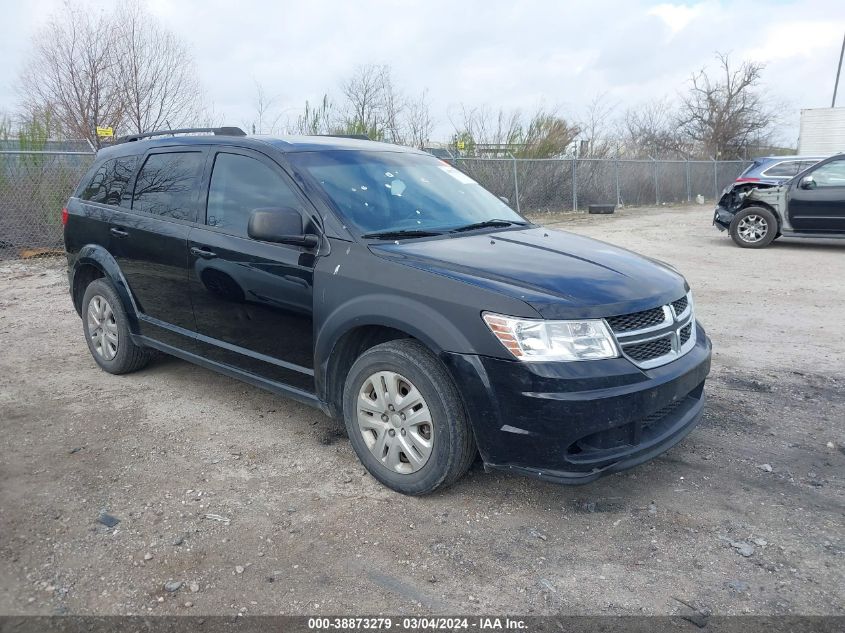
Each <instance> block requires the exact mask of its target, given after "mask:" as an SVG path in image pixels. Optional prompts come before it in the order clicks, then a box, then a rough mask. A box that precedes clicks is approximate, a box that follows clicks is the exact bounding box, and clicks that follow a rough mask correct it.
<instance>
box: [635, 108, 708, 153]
mask: <svg viewBox="0 0 845 633" xmlns="http://www.w3.org/2000/svg"><path fill="white" fill-rule="evenodd" d="M620 127H621V129H620V132H619V136H620V144H621V147H622V149H623V150H624V152H625V153H626V154H629V155H631V156H634V157H638V158H648V157H652V158H658V157H668V156H683V157H686V156H688V155H689V152H690V149H691V148H690V147H689V143H686V142H685V141H684V139H683V138H682V136H681V134H680V133H679V132H678V126H677V112H675V111H674V110H673V109H672V106H671V105H670V104H669V103H668V102H667V100H666V99H661V100H656V101H650V102H648V103H644V104H641V105H639V106H637V107H633V108H629V109H628V110H626V111H625V114H624V116H623V118H622V121H621V125H620Z"/></svg>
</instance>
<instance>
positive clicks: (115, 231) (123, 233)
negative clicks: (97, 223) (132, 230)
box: [109, 227, 129, 237]
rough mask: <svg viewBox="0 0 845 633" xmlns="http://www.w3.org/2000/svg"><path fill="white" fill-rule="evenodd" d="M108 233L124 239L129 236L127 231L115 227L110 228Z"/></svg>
mask: <svg viewBox="0 0 845 633" xmlns="http://www.w3.org/2000/svg"><path fill="white" fill-rule="evenodd" d="M109 233H111V234H112V235H114V236H115V237H126V236H127V235H129V232H128V231H124V230H123V229H119V228H117V227H112V228H110V229H109Z"/></svg>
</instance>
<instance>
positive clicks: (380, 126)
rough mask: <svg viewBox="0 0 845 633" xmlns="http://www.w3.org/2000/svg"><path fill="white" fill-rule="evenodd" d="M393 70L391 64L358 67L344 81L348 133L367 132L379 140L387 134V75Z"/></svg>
mask: <svg viewBox="0 0 845 633" xmlns="http://www.w3.org/2000/svg"><path fill="white" fill-rule="evenodd" d="M389 72H390V71H389V69H388V67H387V66H377V65H374V64H367V65H364V66H358V67H356V68H355V72H354V74H353V75H352V77H350V78H349V79H347V80H345V81H344V82H343V83H342V84H341V92H342V93H343V96H344V97H345V98H346V114H345V127H346V131H347V132H348V133H350V134H367V135H368V136H369V137H370V138H375V139H381V138H383V137H384V133H385V117H384V111H385V94H384V87H385V85H384V77H385V73H388V74H389Z"/></svg>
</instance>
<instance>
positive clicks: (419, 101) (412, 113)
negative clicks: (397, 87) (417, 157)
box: [404, 90, 434, 147]
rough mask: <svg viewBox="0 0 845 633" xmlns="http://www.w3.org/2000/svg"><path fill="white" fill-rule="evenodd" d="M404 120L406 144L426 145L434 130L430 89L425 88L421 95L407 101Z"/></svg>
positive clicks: (414, 145)
mask: <svg viewBox="0 0 845 633" xmlns="http://www.w3.org/2000/svg"><path fill="white" fill-rule="evenodd" d="M404 120H405V144H406V145H411V146H413V147H423V146H425V145H426V144H427V143H428V140H429V138H430V137H431V133H432V131H433V130H434V119H432V117H431V105H430V103H429V100H428V90H423V91H422V92H421V93H420V95H419V97H417V98H416V99H411V100H410V101H408V102H407V105H406V107H405V117H404Z"/></svg>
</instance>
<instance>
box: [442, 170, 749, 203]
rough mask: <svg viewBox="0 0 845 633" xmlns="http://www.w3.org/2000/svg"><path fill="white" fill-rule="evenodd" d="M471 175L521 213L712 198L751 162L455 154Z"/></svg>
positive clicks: (716, 196)
mask: <svg viewBox="0 0 845 633" xmlns="http://www.w3.org/2000/svg"><path fill="white" fill-rule="evenodd" d="M453 163H454V165H455V167H457V168H458V169H460V170H461V171H463V172H465V173H466V174H468V175H470V176H472V177H473V178H474V179H475V180H477V181H478V182H479V183H481V184H482V185H484V186H485V187H486V188H487V189H489V190H490V191H492V192H493V193H495V194H496V195H498V196H504V197H506V198H508V199H509V200H510V202H511V203H512V204H513V206H515V207H517V208H518V209H519V211H521V212H523V213H546V212H553V211H578V210H586V209H587V207H588V205H590V204H615V205H617V206H627V207H631V206H634V207H640V206H654V205H661V204H679V203H684V202H692V201H693V200H695V199H696V198H697V197H698V196H702V197H703V198H705V199H706V200H715V199H717V198H718V197H719V194H720V192H721V191H722V189H724V188H725V187H726V186H727V185H728V184H730V183H731V182H733V180H734V179H735V178H736V177H737V176H738V175H739V174H740V173H742V171H743V170H744V169H745V168H746V167H748V166H749V165H750V164H751V162H750V161H741V160H735V161H734V160H732V161H713V160H709V161H708V160H628V159H624V160H623V159H619V160H616V159H604V158H602V159H599V158H580V159H556V158H550V159H517V158H456V159H454V161H453Z"/></svg>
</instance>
